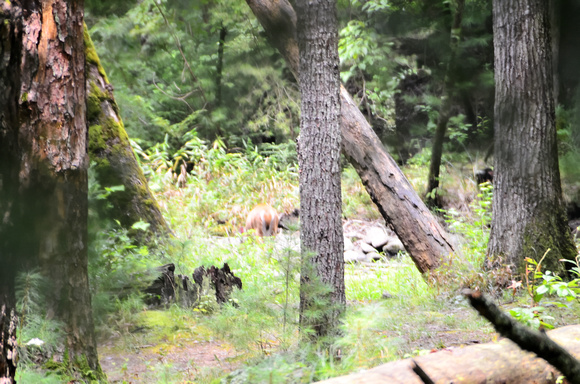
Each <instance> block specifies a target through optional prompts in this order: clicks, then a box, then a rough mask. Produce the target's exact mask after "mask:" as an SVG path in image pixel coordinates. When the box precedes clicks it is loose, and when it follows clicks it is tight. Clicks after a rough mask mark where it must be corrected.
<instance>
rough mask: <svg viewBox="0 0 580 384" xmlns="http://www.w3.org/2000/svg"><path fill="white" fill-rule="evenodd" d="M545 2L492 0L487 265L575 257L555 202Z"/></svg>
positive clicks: (521, 265)
mask: <svg viewBox="0 0 580 384" xmlns="http://www.w3.org/2000/svg"><path fill="white" fill-rule="evenodd" d="M550 4H551V1H545V0H518V1H516V0H495V1H494V3H493V18H494V28H493V29H494V47H495V84H496V87H495V126H494V129H495V145H494V147H495V170H494V186H495V190H494V195H493V219H492V225H491V235H490V239H489V245H488V258H487V265H488V267H494V266H497V265H499V264H502V263H506V264H511V265H513V266H514V267H515V268H516V269H517V271H518V272H520V273H523V272H524V270H525V264H526V263H525V260H524V259H525V258H526V257H531V258H533V259H535V260H540V259H541V258H542V256H543V255H544V253H545V252H546V251H547V250H548V249H550V251H549V253H548V255H547V257H546V259H545V260H544V262H543V269H544V270H545V269H549V270H551V271H553V272H557V273H558V272H562V271H563V270H564V268H565V266H564V265H563V264H562V263H560V262H558V260H559V259H562V258H564V259H571V260H573V259H574V256H575V254H576V252H575V247H574V244H573V242H572V238H571V235H570V231H569V230H568V227H567V224H566V215H565V212H564V205H563V201H562V189H561V185H560V172H559V169H558V151H557V141H556V125H555V107H554V97H553V96H554V88H553V84H552V81H553V72H552V47H551V36H550V35H551V30H550V8H549V7H550Z"/></svg>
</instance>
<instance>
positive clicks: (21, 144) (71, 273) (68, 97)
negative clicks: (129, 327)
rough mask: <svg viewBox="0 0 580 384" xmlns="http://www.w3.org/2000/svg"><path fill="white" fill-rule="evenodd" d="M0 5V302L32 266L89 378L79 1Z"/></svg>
mask: <svg viewBox="0 0 580 384" xmlns="http://www.w3.org/2000/svg"><path fill="white" fill-rule="evenodd" d="M1 9H2V12H1V14H0V17H1V19H2V21H3V22H2V23H1V24H0V31H1V32H0V57H3V60H1V61H0V165H1V167H0V201H1V203H0V208H1V212H0V217H2V220H0V222H1V223H2V224H0V239H2V240H1V246H2V251H1V252H2V262H3V263H5V264H3V265H2V267H1V268H0V270H1V271H2V275H1V281H0V285H2V286H3V287H2V289H1V290H0V292H1V293H2V296H1V297H0V300H3V302H1V303H0V307H3V306H4V304H8V305H10V304H11V303H13V302H14V301H13V300H14V297H13V292H14V290H13V287H10V286H8V287H7V286H6V285H12V284H13V282H14V275H15V274H17V273H19V272H21V271H23V270H25V269H29V268H33V267H35V266H40V268H41V270H42V271H43V274H44V275H45V276H46V278H47V279H48V280H49V282H50V283H51V289H50V290H48V291H47V292H46V295H47V305H48V307H49V313H53V314H54V315H55V316H56V318H58V319H59V320H61V321H62V322H63V323H64V324H65V327H66V329H65V331H66V335H67V339H66V342H65V347H66V350H67V352H68V356H69V357H70V361H71V362H75V363H78V364H80V365H82V366H83V367H85V368H86V367H87V365H88V367H89V368H90V369H91V370H92V371H93V372H94V373H95V375H96V376H97V377H98V376H100V375H102V373H101V370H100V366H99V362H98V356H97V349H96V342H95V337H94V326H93V318H92V309H91V297H90V291H89V281H88V272H87V237H88V232H87V214H88V200H87V192H88V188H87V170H88V164H89V161H88V153H87V121H86V93H85V52H84V44H83V37H82V36H83V29H82V28H83V2H82V1H73V0H50V1H47V0H44V1H41V0H33V1H27V2H3V4H2V8H1ZM8 274H9V275H10V276H8V277H7V278H6V280H5V277H6V275H8ZM10 296H11V297H10ZM6 297H9V298H8V299H5V298H6ZM4 300H6V301H7V302H4ZM4 314H5V315H7V314H8V312H7V311H4ZM3 341H5V340H3ZM4 347H5V346H3V347H2V348H3V349H4ZM0 381H1V380H0Z"/></svg>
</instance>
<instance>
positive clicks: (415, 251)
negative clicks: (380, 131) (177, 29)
mask: <svg viewBox="0 0 580 384" xmlns="http://www.w3.org/2000/svg"><path fill="white" fill-rule="evenodd" d="M246 3H247V4H248V5H249V6H250V8H251V9H252V12H253V13H254V15H255V16H256V18H257V19H258V21H259V22H260V24H262V26H263V27H264V29H265V30H266V34H267V35H268V38H269V39H270V42H271V43H272V44H273V45H274V46H275V47H276V48H277V49H278V50H279V51H280V53H281V54H282V56H283V57H284V58H285V59H286V63H287V65H288V67H289V68H290V70H291V71H292V72H293V73H294V77H296V78H297V79H298V78H299V77H298V73H299V68H298V45H297V43H296V14H295V13H294V9H293V8H292V6H291V5H290V3H289V2H288V1H287V0H246ZM340 94H341V102H342V105H341V111H342V120H341V131H342V151H343V153H344V154H345V155H346V156H347V158H348V159H349V161H350V162H351V164H352V165H353V166H354V168H355V169H356V171H357V172H358V174H359V176H360V178H361V180H362V182H363V184H364V185H365V188H366V190H367V192H368V193H369V195H370V197H371V199H372V200H373V202H374V203H375V204H376V205H377V207H378V208H379V211H380V212H381V214H382V216H383V218H384V219H385V221H386V222H387V223H388V224H390V225H392V226H393V229H394V231H395V233H396V234H397V236H398V237H399V238H400V239H401V241H402V242H403V245H404V246H405V249H406V250H407V252H408V253H409V255H410V256H411V258H412V259H413V261H414V262H415V265H416V266H417V268H418V269H419V271H420V272H421V273H424V272H427V271H430V270H432V269H435V268H437V266H439V265H440V264H441V258H442V257H444V256H446V255H448V254H449V253H451V252H453V251H454V247H453V244H452V243H451V240H450V239H449V238H448V237H447V234H446V233H445V231H444V230H443V228H442V227H441V226H440V225H439V223H438V222H437V219H436V218H435V217H434V216H433V214H432V213H431V212H430V211H429V209H428V208H427V207H426V206H425V204H424V203H423V201H422V200H421V199H420V198H419V196H418V195H417V193H416V192H415V191H414V190H413V187H412V186H411V184H410V183H409V181H408V180H407V178H406V177H405V175H404V174H403V173H402V172H401V170H400V169H399V167H398V166H397V164H396V163H395V161H394V160H393V158H392V157H391V156H390V155H389V154H388V153H387V151H386V150H385V148H384V147H383V145H382V144H381V142H380V140H379V138H378V137H377V135H376V134H375V133H374V131H373V130H372V128H371V126H370V125H369V123H368V122H367V121H366V119H365V118H364V116H363V115H362V113H361V112H360V111H359V109H358V107H357V106H356V104H355V103H354V101H353V100H352V98H351V96H350V95H349V94H348V92H347V91H346V89H345V88H344V87H342V86H341V89H340Z"/></svg>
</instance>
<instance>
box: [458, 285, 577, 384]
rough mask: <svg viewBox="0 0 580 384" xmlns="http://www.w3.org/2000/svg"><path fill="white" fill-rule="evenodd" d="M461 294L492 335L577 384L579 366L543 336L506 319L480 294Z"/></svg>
mask: <svg viewBox="0 0 580 384" xmlns="http://www.w3.org/2000/svg"><path fill="white" fill-rule="evenodd" d="M463 294H464V295H465V296H466V297H467V298H468V299H469V302H470V304H471V306H472V307H473V308H475V309H476V310H477V312H479V314H480V315H482V316H483V317H485V318H486V319H487V320H489V322H491V323H492V324H493V326H494V328H495V329H496V331H497V332H498V333H499V334H500V335H502V336H504V337H507V338H508V339H510V340H511V341H513V342H514V343H516V344H517V345H518V346H519V347H520V348H521V349H524V350H526V351H530V352H533V353H535V354H536V355H538V357H540V358H542V359H544V360H546V361H547V362H548V363H550V364H551V365H553V366H554V367H555V368H557V369H558V370H559V371H560V372H562V373H563V374H564V375H565V376H566V378H567V380H568V381H569V382H570V383H573V384H580V362H579V361H578V360H576V359H575V358H574V356H572V355H571V354H570V353H569V352H568V351H567V350H565V349H564V348H562V347H561V346H560V345H558V344H557V343H556V342H554V341H553V340H552V339H550V338H549V337H548V336H547V335H546V334H545V333H541V332H537V331H534V330H531V329H529V328H527V327H525V326H524V325H522V324H520V323H518V322H517V321H516V320H515V319H513V318H512V317H510V316H508V315H506V314H505V313H503V312H502V311H501V309H499V307H498V306H497V305H496V304H495V303H493V302H492V301H491V300H489V299H488V298H487V297H485V296H483V294H482V293H481V292H478V291H470V290H466V291H464V292H463Z"/></svg>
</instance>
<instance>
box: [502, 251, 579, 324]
mask: <svg viewBox="0 0 580 384" xmlns="http://www.w3.org/2000/svg"><path fill="white" fill-rule="evenodd" d="M549 252H550V250H549V249H548V250H547V251H546V253H545V254H544V256H543V257H542V259H541V260H540V261H539V262H538V261H536V260H534V259H532V258H529V257H528V258H526V263H527V264H526V265H527V266H526V275H525V285H526V290H527V294H528V296H529V297H530V299H531V306H530V307H529V308H513V309H512V310H510V313H511V315H512V316H513V317H514V318H515V319H517V320H518V321H521V322H522V323H524V324H526V325H528V326H530V327H532V328H535V329H539V328H540V327H543V328H547V329H552V328H554V326H553V320H554V318H553V317H552V316H549V315H547V314H546V313H545V312H546V308H545V307H543V306H540V305H539V304H540V302H542V300H543V299H544V297H545V296H552V297H553V296H557V297H558V298H561V299H564V300H565V301H567V302H571V301H577V300H578V296H579V294H580V263H579V260H580V256H578V257H577V258H576V260H575V261H571V260H565V259H564V260H561V261H562V262H567V263H570V264H572V265H573V266H572V267H570V269H569V272H570V273H571V274H572V276H574V277H575V278H573V279H571V280H569V281H564V279H562V277H560V276H557V275H554V274H553V273H552V272H551V271H545V272H543V271H542V261H543V260H544V258H545V257H546V255H547V254H548V253H549ZM545 305H550V306H556V307H560V308H566V309H570V308H569V305H568V304H566V303H562V302H559V301H551V302H546V303H545Z"/></svg>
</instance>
